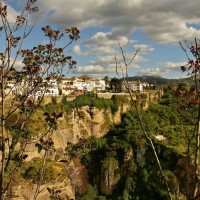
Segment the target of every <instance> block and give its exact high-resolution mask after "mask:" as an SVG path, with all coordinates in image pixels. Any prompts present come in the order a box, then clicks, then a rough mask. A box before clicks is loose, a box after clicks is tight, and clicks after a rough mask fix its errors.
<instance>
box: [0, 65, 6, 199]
mask: <svg viewBox="0 0 200 200" xmlns="http://www.w3.org/2000/svg"><path fill="white" fill-rule="evenodd" d="M4 89H5V85H4V69H3V67H2V71H1V151H2V156H1V174H0V199H2V196H3V186H4V165H5V97H4V96H5V94H4Z"/></svg>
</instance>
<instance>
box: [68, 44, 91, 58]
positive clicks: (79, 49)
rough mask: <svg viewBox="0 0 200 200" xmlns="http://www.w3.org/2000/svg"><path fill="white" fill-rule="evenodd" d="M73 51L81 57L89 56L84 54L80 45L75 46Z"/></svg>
mask: <svg viewBox="0 0 200 200" xmlns="http://www.w3.org/2000/svg"><path fill="white" fill-rule="evenodd" d="M72 51H73V52H74V53H76V54H77V55H79V56H86V55H88V53H87V52H83V51H82V50H81V47H80V45H78V44H77V45H75V46H74V47H73V49H72Z"/></svg>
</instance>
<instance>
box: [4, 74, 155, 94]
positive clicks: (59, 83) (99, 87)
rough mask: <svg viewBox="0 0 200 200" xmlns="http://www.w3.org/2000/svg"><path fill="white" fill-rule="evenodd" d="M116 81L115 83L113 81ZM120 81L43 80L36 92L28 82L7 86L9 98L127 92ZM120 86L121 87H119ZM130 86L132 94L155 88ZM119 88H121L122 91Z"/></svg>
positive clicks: (130, 84)
mask: <svg viewBox="0 0 200 200" xmlns="http://www.w3.org/2000/svg"><path fill="white" fill-rule="evenodd" d="M112 80H114V81H112ZM117 81H120V79H117V78H113V79H112V78H111V79H110V80H105V79H93V78H91V77H88V76H80V77H76V76H73V77H70V78H66V77H63V78H61V79H59V80H57V79H51V80H47V79H43V83H44V84H43V85H44V86H42V87H41V86H40V88H38V89H37V90H34V92H30V91H31V89H32V83H26V81H21V82H20V84H19V83H17V82H16V80H15V79H12V80H10V81H8V84H7V94H9V96H12V95H27V93H30V94H29V96H36V97H40V96H42V95H44V96H60V95H62V96H68V95H75V96H77V95H80V94H85V93H87V92H94V93H99V92H117V93H121V92H125V87H124V83H123V81H122V80H121V82H120V83H117V84H118V86H117V85H116V82H117ZM119 84H120V86H119ZM129 86H130V89H131V91H132V92H143V91H144V90H145V89H146V88H149V87H153V85H152V84H149V83H146V82H143V83H142V82H140V81H129ZM117 87H121V88H120V89H119V88H117Z"/></svg>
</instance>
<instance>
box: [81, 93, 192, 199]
mask: <svg viewBox="0 0 200 200" xmlns="http://www.w3.org/2000/svg"><path fill="white" fill-rule="evenodd" d="M163 102H164V103H163ZM165 102H169V103H167V105H166V103H165ZM179 102H180V101H179V99H177V96H176V94H170V93H166V94H165V95H164V96H163V97H162V98H161V100H160V103H150V104H149V109H148V110H146V111H141V117H142V120H143V122H144V124H145V128H146V130H148V132H149V133H150V137H152V139H153V142H154V145H155V148H156V151H157V153H158V156H159V159H160V163H161V165H162V167H163V169H164V173H165V176H166V178H167V181H168V184H169V187H170V189H171V191H172V195H173V196H174V198H175V196H176V194H177V191H179V190H180V192H181V193H182V194H185V186H184V185H182V184H180V182H179V177H180V176H181V173H182V171H181V170H180V171H179V172H178V171H177V169H178V168H179V163H178V162H179V159H180V158H181V159H184V158H185V157H184V156H183V155H186V150H187V148H186V146H187V138H186V135H185V130H184V127H183V121H182V119H181V117H180V115H182V114H183V113H181V112H180V109H179V107H178V106H177V105H178V104H179ZM186 118H190V116H188V115H186ZM184 123H185V125H187V127H190V130H191V131H189V132H188V134H192V128H193V127H194V123H192V121H191V120H190V119H185V120H184ZM156 135H163V136H165V137H166V141H163V142H160V141H158V140H157V139H156V138H155V136H156ZM83 151H84V153H83V152H82V153H81V157H82V162H83V163H84V164H85V165H86V167H87V168H88V174H89V180H90V184H91V185H97V186H98V188H100V185H99V182H100V180H101V178H102V177H101V175H100V171H101V169H102V166H104V167H106V168H108V169H109V168H110V169H111V166H112V169H118V170H117V171H118V173H119V174H118V175H117V173H116V177H115V178H116V179H117V177H118V178H119V181H118V183H117V189H116V190H114V191H113V193H112V195H110V196H109V197H108V198H109V199H111V200H112V199H113V200H114V199H167V198H168V193H167V192H166V189H165V185H164V183H163V182H162V180H161V176H160V172H159V171H158V168H157V165H156V164H155V161H154V156H153V153H152V151H151V149H150V147H149V145H148V143H147V142H146V138H145V137H144V135H143V133H142V131H141V127H140V125H139V123H138V120H137V115H136V113H135V111H134V110H131V111H130V112H127V113H124V114H123V115H122V118H121V124H119V125H115V126H113V127H111V129H110V131H109V133H108V134H107V135H106V136H105V137H103V138H95V137H91V138H89V139H88V141H87V142H86V143H85V145H84V148H83ZM172 158H173V159H172ZM98 195H105V194H102V193H101V190H100V189H99V190H98V193H97V196H98Z"/></svg>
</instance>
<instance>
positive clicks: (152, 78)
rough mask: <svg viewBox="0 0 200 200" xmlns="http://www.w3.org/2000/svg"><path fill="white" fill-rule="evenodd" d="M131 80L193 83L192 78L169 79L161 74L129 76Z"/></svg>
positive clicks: (157, 82)
mask: <svg viewBox="0 0 200 200" xmlns="http://www.w3.org/2000/svg"><path fill="white" fill-rule="evenodd" d="M128 80H129V81H140V82H147V83H150V84H158V85H161V84H169V85H174V84H178V83H182V82H188V83H192V82H193V81H192V78H191V77H189V78H182V79H167V78H163V77H161V76H132V77H128Z"/></svg>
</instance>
